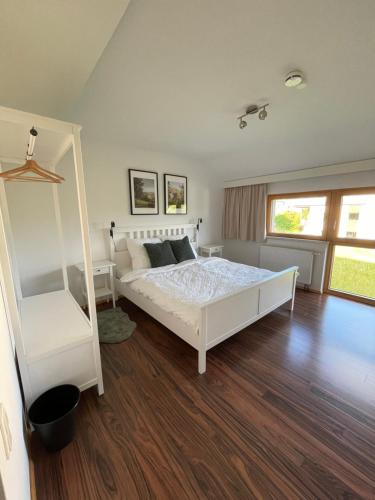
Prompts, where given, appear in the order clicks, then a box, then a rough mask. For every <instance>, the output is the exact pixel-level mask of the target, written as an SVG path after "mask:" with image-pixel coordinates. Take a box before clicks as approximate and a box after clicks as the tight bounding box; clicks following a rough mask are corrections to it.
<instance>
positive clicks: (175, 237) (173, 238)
mask: <svg viewBox="0 0 375 500" xmlns="http://www.w3.org/2000/svg"><path fill="white" fill-rule="evenodd" d="M185 236H189V235H187V234H174V235H171V236H166V235H163V236H160V239H161V241H166V240H172V241H175V240H182V238H185ZM189 243H190V246H191V249H192V250H193V254H194V256H195V258H197V257H198V254H197V251H196V250H195V248H194V246H193V244H192V243H191V240H190V238H189Z"/></svg>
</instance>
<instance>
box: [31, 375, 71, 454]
mask: <svg viewBox="0 0 375 500" xmlns="http://www.w3.org/2000/svg"><path fill="white" fill-rule="evenodd" d="M79 399H80V391H79V389H78V387H76V386H75V385H70V384H64V385H58V386H56V387H53V388H52V389H49V390H48V391H47V392H44V393H43V394H42V395H41V396H39V397H38V399H36V400H35V401H34V403H33V404H32V405H31V406H30V409H29V419H30V422H31V423H32V424H33V426H34V428H35V430H36V432H37V433H38V434H39V436H40V437H41V440H42V442H43V444H44V446H45V447H46V448H47V450H48V451H58V450H61V449H62V448H64V447H65V446H66V445H68V444H69V443H70V442H71V441H72V440H73V438H74V432H75V416H74V414H75V409H76V408H77V405H78V403H79Z"/></svg>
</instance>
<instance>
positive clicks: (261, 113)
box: [258, 104, 268, 120]
mask: <svg viewBox="0 0 375 500" xmlns="http://www.w3.org/2000/svg"><path fill="white" fill-rule="evenodd" d="M266 106H268V104H266ZM266 106H262V107H261V108H260V111H259V115H258V118H259V120H265V119H266V118H267V116H268V113H267V111H266Z"/></svg>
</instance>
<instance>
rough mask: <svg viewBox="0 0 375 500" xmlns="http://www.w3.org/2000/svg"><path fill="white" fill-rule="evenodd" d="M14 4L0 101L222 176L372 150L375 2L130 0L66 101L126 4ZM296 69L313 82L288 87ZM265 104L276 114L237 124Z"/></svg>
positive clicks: (91, 0) (58, 0)
mask: <svg viewBox="0 0 375 500" xmlns="http://www.w3.org/2000/svg"><path fill="white" fill-rule="evenodd" d="M2 3H4V2H2ZM7 3H9V5H12V6H13V5H14V7H9V6H8V8H7V12H8V14H9V15H8V14H7V15H6V16H5V18H6V19H7V20H9V22H8V26H6V28H7V29H6V40H5V41H6V42H7V43H8V46H9V47H11V48H12V52H11V56H12V57H9V51H8V53H7V54H8V57H7V58H6V68H5V69H6V71H2V79H1V80H0V85H1V93H2V96H5V97H4V99H3V98H2V100H3V102H2V104H5V105H11V106H12V105H16V104H17V107H21V108H23V109H26V110H31V111H37V112H40V113H49V114H51V113H52V109H53V108H54V107H55V108H56V113H55V114H56V116H57V117H59V116H61V113H62V111H61V110H62V109H63V108H64V107H65V109H64V114H63V115H62V117H63V118H65V119H69V120H72V121H78V122H79V123H82V124H83V126H84V129H83V133H84V134H90V135H91V136H92V137H93V138H97V139H98V140H100V139H102V140H103V141H106V142H108V141H112V142H114V143H119V144H123V145H128V146H131V147H134V148H141V149H150V150H157V151H166V152H168V151H170V152H173V153H177V154H180V155H186V156H189V157H191V158H195V159H197V160H198V161H199V162H201V163H202V164H204V165H207V166H211V167H213V168H215V170H216V171H217V173H218V175H220V176H222V177H223V178H225V179H234V178H238V177H246V176H253V175H262V174H266V173H273V172H281V171H287V170H288V171H289V170H293V169H301V168H307V167H312V166H318V165H325V164H331V163H338V162H344V161H345V162H346V161H351V160H358V159H363V158H369V157H373V156H375V141H374V137H375V113H374V109H375V92H374V88H375V64H374V62H375V57H374V54H375V30H374V19H375V2H374V0H360V1H358V0H314V1H312V0H219V1H218V0H204V1H202V0H189V1H183V0H177V1H176V0H152V1H151V0H132V1H131V3H130V5H129V7H128V8H127V11H126V14H125V16H123V17H122V19H121V21H120V23H119V25H118V27H117V30H116V31H115V33H114V35H113V37H112V39H111V41H110V42H109V43H108V45H107V47H106V48H105V50H104V52H103V54H102V57H101V58H100V59H99V61H98V64H97V65H96V68H95V70H94V72H93V73H92V75H91V77H90V79H89V81H88V83H87V85H86V87H85V89H84V92H83V93H81V97H80V98H79V99H78V100H77V99H76V101H75V104H74V106H73V108H71V107H70V108H69V109H70V112H69V113H68V112H67V109H68V107H67V105H68V102H74V96H78V95H79V94H80V92H81V89H82V85H83V83H84V81H85V80H86V78H87V76H88V74H89V73H90V72H91V70H92V68H93V66H94V64H95V62H96V61H97V59H98V57H99V55H100V52H101V51H102V49H103V47H104V45H105V43H106V41H107V40H108V38H109V37H110V33H111V32H112V31H113V29H114V27H115V25H116V23H117V21H118V20H119V19H120V17H121V15H122V13H123V12H124V10H125V7H126V3H127V2H124V1H122V2H121V1H114V0H111V1H106V2H103V1H99V0H80V2H74V1H73V0H66V1H64V2H63V1H62V0H43V1H41V0H39V1H34V2H30V3H28V2H27V3H26V5H27V6H28V7H27V10H30V11H32V12H31V13H27V15H25V16H23V17H22V18H20V15H19V12H20V11H22V10H23V11H24V10H25V2H21V1H20V0H16V1H15V0H12V2H10V1H9V2H7ZM21 4H22V8H21ZM89 6H90V8H89ZM32 9H36V11H34V10H32ZM39 9H40V12H39ZM17 11H18V13H17ZM77 11H78V12H77ZM57 14H58V15H57ZM60 16H61V17H62V19H63V21H61V19H60ZM1 17H3V16H1ZM57 17H59V19H58V21H56V18H57ZM28 19H31V20H32V23H31V27H28V26H27V20H28ZM2 22H3V21H2ZM3 31H4V30H3V28H2V27H1V29H0V37H3V38H4V33H2V32H3ZM97 36H98V38H99V39H100V40H97V39H96V38H97ZM1 42H2V43H1V46H2V47H4V43H3V42H4V40H2V41H1ZM30 44H31V48H32V50H31V49H30V46H29V45H30ZM3 50H4V49H3ZM29 53H30V54H36V58H35V59H34V60H33V58H32V57H31V56H30V55H29ZM20 54H21V56H22V57H20ZM18 58H19V59H20V60H18ZM70 58H72V60H71V59H70ZM2 60H4V57H2ZM15 61H16V62H15ZM295 68H300V69H301V70H303V71H304V72H305V74H306V77H307V81H308V86H307V87H306V88H305V89H304V90H292V89H287V88H286V87H284V85H283V77H284V75H285V74H286V73H287V72H288V71H290V70H292V69H295ZM2 69H3V68H2ZM3 75H5V82H4V81H2V80H3ZM46 80H47V81H46ZM25 89H26V90H27V91H25ZM264 102H270V107H269V117H268V118H267V119H266V120H265V121H263V122H261V121H259V120H258V119H257V118H256V117H252V118H250V119H249V125H248V127H247V128H246V129H244V130H239V128H238V123H237V119H236V117H237V116H238V115H239V114H241V113H242V112H243V111H244V109H245V107H246V106H247V105H248V104H252V103H264ZM150 168H151V166H150Z"/></svg>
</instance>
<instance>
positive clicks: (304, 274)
mask: <svg viewBox="0 0 375 500" xmlns="http://www.w3.org/2000/svg"><path fill="white" fill-rule="evenodd" d="M313 262H314V253H313V252H311V251H308V250H296V249H294V248H286V247H275V246H272V245H262V246H261V247H260V262H259V267H262V268H263V269H270V270H271V271H282V270H283V269H286V268H287V267H290V266H298V272H299V276H298V279H297V283H298V284H300V285H311V278H312V270H313Z"/></svg>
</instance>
